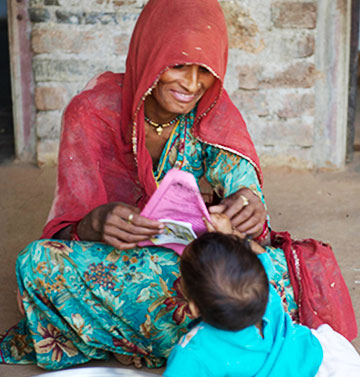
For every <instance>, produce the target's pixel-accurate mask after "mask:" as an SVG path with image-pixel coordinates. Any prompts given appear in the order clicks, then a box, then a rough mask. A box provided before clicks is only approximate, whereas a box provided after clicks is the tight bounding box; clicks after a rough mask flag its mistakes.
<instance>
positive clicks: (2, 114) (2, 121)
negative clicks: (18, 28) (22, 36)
mask: <svg viewBox="0 0 360 377" xmlns="http://www.w3.org/2000/svg"><path fill="white" fill-rule="evenodd" d="M0 51H1V54H0V163H1V162H4V161H6V160H9V159H13V158H14V155H15V147H14V126H13V117H12V99H11V79H10V57H9V35H8V22H7V18H6V13H5V16H4V15H1V17H0Z"/></svg>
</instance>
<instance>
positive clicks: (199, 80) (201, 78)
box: [145, 64, 215, 122]
mask: <svg viewBox="0 0 360 377" xmlns="http://www.w3.org/2000/svg"><path fill="white" fill-rule="evenodd" d="M214 81H215V77H214V76H213V75H212V73H211V72H210V71H208V70H207V69H206V68H204V67H202V66H199V65H195V64H192V65H178V66H175V67H172V68H169V69H168V70H166V71H165V72H164V73H163V74H162V75H161V76H160V79H159V82H158V84H157V86H156V87H155V88H154V89H153V91H152V95H151V96H149V97H148V98H147V100H146V101H145V112H146V115H147V116H148V117H150V118H151V119H153V120H154V121H158V122H161V121H168V120H169V119H172V118H174V117H175V116H176V115H178V114H187V113H188V112H190V111H191V110H192V109H193V108H194V106H195V105H196V103H197V102H198V101H199V100H200V98H201V97H202V96H203V95H204V93H205V92H206V90H207V89H209V88H210V87H211V86H212V85H213V84H214Z"/></svg>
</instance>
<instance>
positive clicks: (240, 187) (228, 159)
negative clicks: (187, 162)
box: [206, 146, 268, 244]
mask: <svg viewBox="0 0 360 377" xmlns="http://www.w3.org/2000/svg"><path fill="white" fill-rule="evenodd" d="M206 178H207V180H208V181H209V183H210V184H211V186H212V187H213V189H214V191H215V192H216V193H217V195H218V196H219V197H221V198H222V201H221V202H220V204H218V205H216V206H212V207H210V208H209V211H210V213H224V214H226V215H227V216H228V217H229V218H230V220H231V224H232V226H233V228H235V229H237V230H238V231H239V232H241V233H243V234H244V235H250V236H252V237H253V238H256V237H259V236H265V237H261V238H262V239H261V240H259V241H261V243H262V244H264V243H265V242H266V241H267V238H268V237H266V236H267V233H268V229H267V213H266V207H265V201H264V197H263V194H262V191H261V187H260V184H259V181H258V177H257V174H256V171H255V169H254V167H253V166H252V165H251V163H250V162H249V161H247V160H246V159H244V158H242V157H240V156H237V155H235V154H233V153H231V152H228V151H224V150H219V149H218V148H216V147H213V146H207V147H206Z"/></svg>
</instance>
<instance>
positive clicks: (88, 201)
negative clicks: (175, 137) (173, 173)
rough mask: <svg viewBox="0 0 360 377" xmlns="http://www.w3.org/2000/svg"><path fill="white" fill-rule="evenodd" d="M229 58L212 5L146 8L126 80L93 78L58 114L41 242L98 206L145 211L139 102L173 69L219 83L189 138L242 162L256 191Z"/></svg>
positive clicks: (157, 3)
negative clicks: (53, 178) (229, 78)
mask: <svg viewBox="0 0 360 377" xmlns="http://www.w3.org/2000/svg"><path fill="white" fill-rule="evenodd" d="M227 55H228V41H227V29H226V24H225V19H224V16H223V13H222V10H221V7H220V5H219V3H218V1H217V0H171V1H169V0H150V1H149V2H148V3H147V5H146V6H145V7H144V9H143V11H142V13H141V15H140V17H139V19H138V22H137V24H136V26H135V29H134V32H133V35H132V39H131V42H130V47H129V53H128V57H127V61H126V72H125V74H113V73H110V72H107V73H105V74H103V75H101V76H99V77H97V78H96V79H94V80H93V81H92V82H91V83H90V84H89V85H88V86H87V88H85V90H84V91H83V92H82V93H80V94H79V95H78V96H76V97H75V98H74V99H73V100H72V101H71V102H70V104H69V106H68V107H67V109H66V111H65V112H64V116H63V124H62V132H61V143H60V153H59V166H58V178H57V187H56V195H55V199H54V203H53V206H52V209H51V211H50V214H49V218H48V223H47V224H46V226H45V228H44V231H43V235H42V237H43V238H50V237H52V236H53V235H54V234H55V233H57V232H58V231H59V230H60V229H62V228H64V227H66V226H68V225H70V224H72V223H74V222H76V221H78V220H80V219H81V218H82V217H84V216H85V215H86V214H87V213H88V212H89V211H91V210H92V209H94V208H96V207H97V206H99V205H101V204H104V203H108V202H111V201H121V202H125V203H128V204H131V205H135V206H138V207H139V208H142V207H143V206H144V205H145V203H146V202H147V200H148V198H149V197H150V196H151V194H152V193H153V192H154V190H155V189H156V183H155V179H154V176H153V172H152V171H153V167H152V160H151V157H150V154H149V153H148V151H147V149H146V147H145V132H144V99H145V97H146V96H147V95H149V94H150V93H151V89H152V88H153V87H155V86H156V83H157V81H158V79H159V77H160V76H161V74H162V73H163V72H164V71H165V70H166V69H167V68H168V67H170V66H174V65H177V64H199V65H203V66H205V67H206V68H208V69H209V70H210V71H211V72H212V73H213V74H214V76H215V77H216V78H217V80H216V81H215V83H214V85H213V86H212V87H211V88H210V89H208V90H207V92H206V93H205V94H204V96H203V97H202V98H201V100H200V101H199V104H198V108H197V114H196V118H195V124H194V127H193V130H194V131H193V132H194V136H196V137H197V138H198V139H199V140H201V141H203V142H205V143H209V144H212V145H217V146H219V147H220V148H223V149H227V150H230V151H232V152H234V153H236V154H238V155H241V156H242V157H244V158H246V159H248V160H249V161H250V162H251V163H252V165H253V166H254V167H255V169H256V171H257V173H258V177H259V180H260V183H262V175H261V170H260V167H259V160H258V157H257V154H256V151H255V148H254V145H253V143H252V141H251V138H250V136H249V134H248V131H247V128H246V125H245V122H244V120H243V118H242V117H241V114H240V113H239V111H238V110H237V109H236V107H235V106H234V104H233V103H232V102H231V100H230V99H229V97H228V95H227V93H226V91H225V90H224V89H223V81H224V76H225V71H226V66H227Z"/></svg>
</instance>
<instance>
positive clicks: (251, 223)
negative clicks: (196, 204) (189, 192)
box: [209, 187, 266, 238]
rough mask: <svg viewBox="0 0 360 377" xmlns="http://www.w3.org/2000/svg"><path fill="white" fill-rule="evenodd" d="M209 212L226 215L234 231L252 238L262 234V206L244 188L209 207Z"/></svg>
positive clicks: (264, 219)
mask: <svg viewBox="0 0 360 377" xmlns="http://www.w3.org/2000/svg"><path fill="white" fill-rule="evenodd" d="M209 212H210V213H224V214H226V215H227V216H228V217H229V218H230V220H231V225H232V226H233V228H234V229H236V230H238V231H239V232H241V233H243V234H245V235H249V236H252V237H254V238H256V237H257V236H259V235H260V234H261V233H262V231H263V227H264V223H265V221H266V210H265V207H264V204H263V203H262V201H261V200H260V198H259V197H258V196H256V195H255V194H254V193H253V192H252V191H251V190H250V189H248V188H246V187H244V188H242V189H240V190H239V191H237V192H236V193H234V194H232V195H230V196H228V197H227V198H225V199H223V200H222V201H221V203H220V204H218V205H216V206H212V207H210V208H209Z"/></svg>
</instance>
